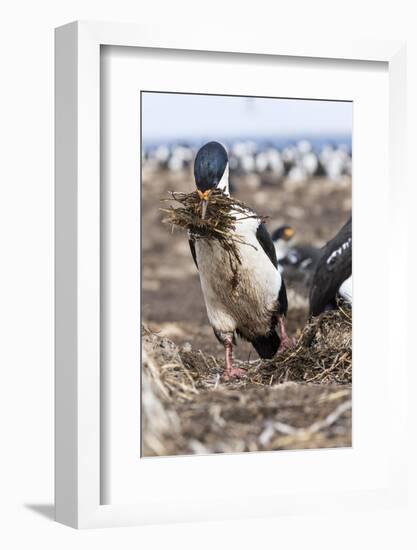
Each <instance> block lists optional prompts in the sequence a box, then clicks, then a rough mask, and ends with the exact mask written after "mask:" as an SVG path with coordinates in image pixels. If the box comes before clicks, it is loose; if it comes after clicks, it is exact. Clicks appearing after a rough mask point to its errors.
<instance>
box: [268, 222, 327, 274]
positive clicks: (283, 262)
mask: <svg viewBox="0 0 417 550" xmlns="http://www.w3.org/2000/svg"><path fill="white" fill-rule="evenodd" d="M294 235H295V231H294V229H293V228H292V227H291V226H290V225H281V226H280V227H278V228H277V229H275V231H273V232H272V235H271V237H272V240H273V242H274V246H275V252H276V254H277V260H278V266H279V267H281V268H282V270H284V271H285V267H286V266H291V267H294V268H296V269H298V270H300V271H303V272H307V271H308V272H310V273H311V271H312V270H314V268H315V267H316V265H317V262H318V260H319V258H320V255H321V251H320V248H317V247H315V246H312V245H308V244H299V245H292V244H291V241H292V239H293V237H294Z"/></svg>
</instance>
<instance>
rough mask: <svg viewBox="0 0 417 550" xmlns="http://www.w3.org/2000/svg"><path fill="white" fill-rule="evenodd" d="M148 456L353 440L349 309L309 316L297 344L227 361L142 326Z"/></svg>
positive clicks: (342, 443) (331, 444)
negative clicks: (231, 370) (238, 375)
mask: <svg viewBox="0 0 417 550" xmlns="http://www.w3.org/2000/svg"><path fill="white" fill-rule="evenodd" d="M142 364H143V376H142V398H143V400H142V403H143V408H142V414H143V426H142V430H143V431H142V443H143V455H144V456H153V455H171V454H195V453H218V452H242V451H262V450H275V449H300V448H319V447H340V446H349V445H350V444H351V380H352V362H351V312H350V311H349V310H342V309H339V310H336V311H332V312H327V313H325V314H323V315H322V316H320V317H317V318H314V319H312V320H310V321H309V322H308V323H307V325H306V326H305V328H304V329H303V331H302V332H301V335H300V337H299V339H298V341H297V344H296V346H295V348H294V349H293V350H290V351H287V352H285V353H283V354H279V355H278V356H277V357H275V358H274V359H273V360H271V361H262V360H256V361H248V362H242V361H236V364H237V365H238V366H239V367H242V368H246V369H247V377H246V378H245V379H239V380H232V381H229V382H224V381H223V380H222V379H221V373H222V372H223V368H224V364H223V362H222V361H220V360H218V359H216V358H215V357H213V356H211V355H207V354H204V353H203V352H201V351H185V350H184V349H180V348H178V347H177V346H176V345H175V344H174V343H173V342H171V341H170V340H168V339H166V338H161V337H159V336H158V335H157V334H155V333H152V332H150V331H149V330H147V329H146V328H144V329H143V331H142Z"/></svg>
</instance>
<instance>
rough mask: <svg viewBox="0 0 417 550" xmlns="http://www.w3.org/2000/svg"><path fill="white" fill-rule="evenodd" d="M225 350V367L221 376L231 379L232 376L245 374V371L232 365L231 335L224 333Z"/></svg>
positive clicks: (240, 376)
mask: <svg viewBox="0 0 417 550" xmlns="http://www.w3.org/2000/svg"><path fill="white" fill-rule="evenodd" d="M223 345H224V351H225V369H224V373H223V378H224V379H225V380H231V379H233V378H242V377H243V376H245V374H246V373H245V371H244V370H243V369H239V368H237V367H234V366H233V335H231V336H230V335H225V336H224V338H223Z"/></svg>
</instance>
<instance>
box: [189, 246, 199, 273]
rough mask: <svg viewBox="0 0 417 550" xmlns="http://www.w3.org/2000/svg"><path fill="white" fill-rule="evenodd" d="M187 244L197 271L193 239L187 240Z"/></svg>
mask: <svg viewBox="0 0 417 550" xmlns="http://www.w3.org/2000/svg"><path fill="white" fill-rule="evenodd" d="M188 243H189V245H190V250H191V255H192V257H193V260H194V263H195V266H196V268H197V269H198V263H197V255H196V253H195V244H194V239H188Z"/></svg>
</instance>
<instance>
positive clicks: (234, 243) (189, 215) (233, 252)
mask: <svg viewBox="0 0 417 550" xmlns="http://www.w3.org/2000/svg"><path fill="white" fill-rule="evenodd" d="M170 195H171V197H170V198H169V199H162V202H167V201H175V202H177V203H179V204H181V206H180V207H177V208H174V207H173V206H170V207H169V208H161V209H160V210H161V211H162V212H164V213H165V214H166V216H165V218H164V219H163V220H162V221H163V223H166V224H169V225H171V227H172V228H174V227H180V228H182V229H187V230H188V231H189V232H190V236H191V238H192V239H205V240H206V241H208V242H212V241H218V242H219V243H220V244H221V246H222V248H223V249H224V250H225V251H226V252H227V253H228V255H229V259H230V264H231V267H232V270H233V272H234V273H236V272H237V266H238V265H240V263H241V258H240V254H239V249H238V245H240V244H244V245H247V246H252V245H250V244H248V243H246V242H245V240H244V239H243V238H242V237H241V236H239V234H237V233H236V232H235V229H236V222H237V221H238V220H243V219H246V218H259V217H258V216H257V215H256V214H255V213H254V212H253V211H252V210H251V209H250V208H248V207H247V206H246V205H245V204H244V203H243V202H241V201H238V200H236V199H232V198H230V197H228V196H227V195H225V194H224V193H222V192H221V191H220V190H218V189H215V190H213V191H212V192H211V193H210V194H209V199H208V205H207V211H206V216H205V218H204V219H202V217H201V200H200V197H199V195H198V192H197V191H193V192H192V193H179V192H175V191H171V192H170ZM263 219H264V218H263Z"/></svg>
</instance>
